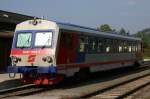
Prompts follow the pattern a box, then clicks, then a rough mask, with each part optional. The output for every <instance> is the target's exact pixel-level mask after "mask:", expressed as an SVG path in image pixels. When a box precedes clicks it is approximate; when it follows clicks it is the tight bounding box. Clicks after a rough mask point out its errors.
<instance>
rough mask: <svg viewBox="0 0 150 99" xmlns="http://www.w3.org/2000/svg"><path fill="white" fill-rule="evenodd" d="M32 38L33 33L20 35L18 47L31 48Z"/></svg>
mask: <svg viewBox="0 0 150 99" xmlns="http://www.w3.org/2000/svg"><path fill="white" fill-rule="evenodd" d="M31 38H32V34H31V33H18V36H17V45H16V47H30V46H31Z"/></svg>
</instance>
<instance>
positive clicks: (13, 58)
mask: <svg viewBox="0 0 150 99" xmlns="http://www.w3.org/2000/svg"><path fill="white" fill-rule="evenodd" d="M11 60H12V62H13V63H18V62H19V61H21V58H19V57H16V56H12V57H11Z"/></svg>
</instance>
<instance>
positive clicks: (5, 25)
mask: <svg viewBox="0 0 150 99" xmlns="http://www.w3.org/2000/svg"><path fill="white" fill-rule="evenodd" d="M29 19H33V17H31V16H27V15H22V14H17V13H12V12H7V11H2V10H0V72H4V71H5V70H6V68H7V66H8V65H10V58H9V55H10V50H11V44H12V39H13V33H14V30H15V27H16V24H18V23H20V22H22V21H25V20H29Z"/></svg>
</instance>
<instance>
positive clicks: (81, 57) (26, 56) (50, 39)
mask: <svg viewBox="0 0 150 99" xmlns="http://www.w3.org/2000/svg"><path fill="white" fill-rule="evenodd" d="M10 57H11V66H8V72H9V73H21V74H22V81H23V82H26V83H34V84H37V85H40V84H44V85H47V84H56V83H59V82H60V81H62V80H63V79H64V77H71V76H74V75H79V74H82V73H90V72H97V71H102V70H110V69H115V68H121V67H126V66H135V65H136V66H138V65H140V64H141V63H142V59H143V57H142V40H141V39H140V38H135V37H129V36H123V35H118V34H114V33H105V32H100V31H98V30H96V29H93V28H88V27H83V26H78V25H73V24H66V23H59V22H54V21H48V20H43V19H34V20H27V21H25V22H22V23H20V24H18V25H17V26H16V29H15V33H14V38H13V44H12V49H11V54H10ZM78 77H80V76H78Z"/></svg>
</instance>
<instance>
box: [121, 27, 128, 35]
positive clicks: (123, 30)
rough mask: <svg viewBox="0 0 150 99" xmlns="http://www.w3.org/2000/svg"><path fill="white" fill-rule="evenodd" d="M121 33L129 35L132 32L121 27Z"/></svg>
mask: <svg viewBox="0 0 150 99" xmlns="http://www.w3.org/2000/svg"><path fill="white" fill-rule="evenodd" d="M119 34H120V35H125V36H129V35H130V32H129V31H128V32H126V30H125V29H124V28H121V29H120V31H119Z"/></svg>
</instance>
